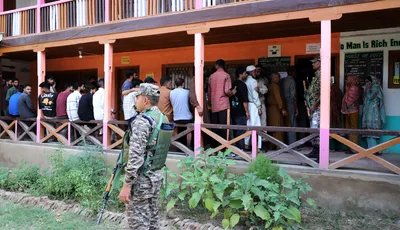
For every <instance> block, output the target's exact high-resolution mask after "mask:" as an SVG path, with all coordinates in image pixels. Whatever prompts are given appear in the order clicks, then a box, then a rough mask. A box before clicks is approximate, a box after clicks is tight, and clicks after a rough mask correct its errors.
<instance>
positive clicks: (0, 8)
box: [0, 0, 4, 12]
mask: <svg viewBox="0 0 400 230" xmlns="http://www.w3.org/2000/svg"><path fill="white" fill-rule="evenodd" d="M0 12H4V0H0Z"/></svg>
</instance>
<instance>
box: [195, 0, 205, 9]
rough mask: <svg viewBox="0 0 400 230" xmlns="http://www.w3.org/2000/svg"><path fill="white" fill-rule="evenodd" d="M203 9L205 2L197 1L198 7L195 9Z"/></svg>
mask: <svg viewBox="0 0 400 230" xmlns="http://www.w3.org/2000/svg"><path fill="white" fill-rule="evenodd" d="M202 7H203V1H202V0H196V5H195V9H196V10H198V9H201V8H202Z"/></svg>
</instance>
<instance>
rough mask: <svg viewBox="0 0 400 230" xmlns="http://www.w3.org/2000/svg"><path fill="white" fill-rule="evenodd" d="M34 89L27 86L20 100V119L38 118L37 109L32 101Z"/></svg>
mask: <svg viewBox="0 0 400 230" xmlns="http://www.w3.org/2000/svg"><path fill="white" fill-rule="evenodd" d="M31 92H32V87H31V86H30V85H25V87H24V92H23V93H22V94H21V96H20V97H19V99H18V112H19V117H20V118H34V117H36V109H35V107H34V106H33V103H32V100H31V97H30V95H31Z"/></svg>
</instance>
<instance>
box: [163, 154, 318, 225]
mask: <svg viewBox="0 0 400 230" xmlns="http://www.w3.org/2000/svg"><path fill="white" fill-rule="evenodd" d="M229 153H230V152H229V151H227V152H225V153H221V152H220V153H218V154H217V155H216V156H207V155H206V154H205V155H199V156H197V157H195V158H193V157H189V158H186V159H183V160H181V162H180V163H179V164H178V168H179V169H181V173H180V175H176V174H175V173H172V172H171V171H169V170H168V169H164V177H165V178H164V185H163V187H162V191H161V196H162V200H163V201H169V202H168V203H167V204H166V209H167V211H168V210H170V209H171V208H173V207H175V206H176V203H181V204H182V205H186V206H187V207H188V208H190V209H194V208H201V209H203V210H207V211H208V212H210V215H211V218H214V217H215V216H217V215H218V214H219V213H221V214H223V216H222V222H221V224H222V226H223V227H224V228H233V227H235V226H236V225H237V224H238V223H239V222H241V223H249V224H250V225H252V226H263V228H269V227H271V226H272V227H274V229H283V228H286V229H296V228H298V227H300V224H301V213H300V211H299V208H300V207H301V205H302V203H301V199H300V193H306V192H308V191H310V190H311V188H310V186H308V184H305V183H303V181H302V180H303V178H301V179H300V180H297V181H296V180H294V179H293V178H291V177H290V176H289V175H288V174H287V173H286V171H285V170H284V169H279V171H275V172H274V171H273V170H272V169H273V168H274V167H276V166H273V165H272V164H271V163H270V161H269V160H268V159H267V158H261V157H259V158H258V162H257V163H256V164H254V165H255V166H253V169H252V170H253V172H251V173H245V174H244V175H240V176H237V175H233V174H230V173H228V172H227V166H228V165H234V164H235V162H234V161H232V160H229V159H227V158H226V156H227V155H229ZM266 159H267V160H266ZM262 165H267V166H268V167H269V169H268V170H261V166H262ZM276 169H278V167H276ZM259 174H261V176H260V175H259ZM275 174H276V175H275ZM271 175H272V176H271ZM278 177H279V178H278ZM179 182H180V183H179ZM307 202H308V203H309V204H310V205H314V202H313V201H312V200H310V199H308V200H307ZM165 203H166V202H163V204H164V205H165Z"/></svg>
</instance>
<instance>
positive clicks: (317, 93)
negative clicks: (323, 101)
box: [308, 70, 321, 147]
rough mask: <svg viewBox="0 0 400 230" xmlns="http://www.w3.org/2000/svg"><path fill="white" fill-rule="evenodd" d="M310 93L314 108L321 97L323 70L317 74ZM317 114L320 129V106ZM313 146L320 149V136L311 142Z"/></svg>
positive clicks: (317, 108)
mask: <svg viewBox="0 0 400 230" xmlns="http://www.w3.org/2000/svg"><path fill="white" fill-rule="evenodd" d="M308 93H309V100H310V105H311V106H313V105H315V103H317V101H318V100H319V99H320V97H321V70H317V71H316V72H315V76H314V78H313V79H312V81H311V84H310V88H309V90H308ZM310 112H311V117H312V116H313V114H314V111H310ZM315 112H316V113H317V117H318V119H317V121H318V127H319V125H320V117H321V110H320V106H317V107H316V110H315ZM311 144H312V146H313V147H318V146H319V136H318V137H316V138H314V139H312V140H311Z"/></svg>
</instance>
